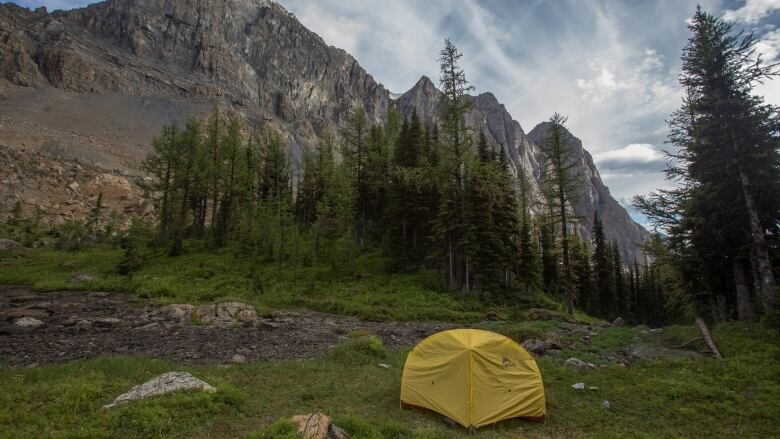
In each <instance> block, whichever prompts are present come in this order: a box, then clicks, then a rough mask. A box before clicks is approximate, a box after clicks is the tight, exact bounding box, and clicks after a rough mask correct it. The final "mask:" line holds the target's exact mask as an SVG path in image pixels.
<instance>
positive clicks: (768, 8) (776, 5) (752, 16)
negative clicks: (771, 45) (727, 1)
mask: <svg viewBox="0 0 780 439" xmlns="http://www.w3.org/2000/svg"><path fill="white" fill-rule="evenodd" d="M777 9H780V0H746V1H745V5H744V6H742V7H741V8H739V9H736V10H732V9H729V10H726V11H725V12H724V13H723V19H724V20H726V21H730V22H736V23H744V24H756V23H758V22H759V21H760V20H761V19H762V18H764V17H766V16H768V15H769V14H771V13H772V12H774V11H775V10H777Z"/></svg>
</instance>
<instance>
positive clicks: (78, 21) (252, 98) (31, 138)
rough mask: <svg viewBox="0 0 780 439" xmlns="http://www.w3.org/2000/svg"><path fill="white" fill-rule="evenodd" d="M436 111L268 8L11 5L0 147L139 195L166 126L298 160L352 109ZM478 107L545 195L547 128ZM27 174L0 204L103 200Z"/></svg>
mask: <svg viewBox="0 0 780 439" xmlns="http://www.w3.org/2000/svg"><path fill="white" fill-rule="evenodd" d="M438 99H439V92H438V90H436V87H435V86H434V84H433V83H432V82H431V81H430V80H429V79H428V78H425V77H423V78H422V79H421V80H420V81H419V82H418V83H417V84H416V85H415V86H414V87H413V88H412V89H411V90H409V91H408V92H406V93H405V94H403V95H402V96H401V97H399V98H398V99H397V100H395V101H393V100H392V99H391V97H390V93H389V92H388V91H387V90H386V89H385V88H384V87H383V86H382V85H381V84H380V83H378V82H376V81H375V80H374V79H373V77H372V76H371V75H370V74H368V73H367V72H366V71H365V70H364V69H363V68H362V67H361V66H360V65H359V64H358V62H357V61H356V60H355V59H354V58H353V57H352V56H350V55H349V54H347V53H346V52H344V51H343V50H341V49H337V48H334V47H331V46H328V45H327V44H326V43H325V42H324V41H323V40H322V39H321V38H320V37H319V36H317V35H316V34H315V33H313V32H311V31H309V30H308V29H306V27H304V26H303V25H302V24H301V23H300V22H299V21H298V20H297V19H295V17H294V16H293V14H291V13H289V12H287V11H286V10H285V9H284V8H283V7H282V6H280V5H278V4H275V3H273V2H270V1H267V0H227V1H224V0H108V1H105V2H102V3H97V4H94V5H91V6H88V7H86V8H82V9H76V10H72V11H66V12H62V11H55V12H53V13H48V12H46V11H45V10H42V9H39V10H36V11H34V12H33V11H30V10H27V9H24V8H21V7H18V6H16V5H13V4H4V5H0V146H2V145H6V146H7V147H10V148H11V149H20V148H22V149H26V150H31V151H32V152H35V153H38V152H42V153H44V154H45V155H47V156H50V157H54V158H56V157H61V158H62V159H63V160H77V161H79V162H81V163H83V164H84V165H85V167H86V168H87V169H92V168H90V167H94V168H95V171H94V174H95V175H99V174H100V170H101V169H106V170H109V171H111V170H115V171H111V172H114V173H117V172H119V173H121V174H122V175H123V177H127V178H128V179H129V181H130V182H132V181H134V180H138V179H140V178H143V177H142V176H141V175H140V173H139V171H138V165H139V163H140V160H141V159H142V158H143V157H144V156H145V155H146V154H147V153H148V151H149V143H150V140H151V138H152V137H153V136H154V135H155V134H156V133H158V132H159V130H160V127H161V126H162V124H164V123H170V122H178V123H181V122H183V121H184V119H185V118H186V116H187V115H189V114H194V115H196V116H199V115H203V114H205V113H206V112H207V111H209V110H210V107H211V106H212V105H213V104H214V103H219V104H220V106H222V107H223V108H228V109H229V110H230V111H232V112H235V113H237V114H239V115H241V117H242V118H243V119H244V120H245V121H246V122H247V123H248V124H249V125H250V126H251V127H252V128H254V129H263V128H264V127H266V126H270V127H273V128H276V129H277V130H279V131H281V132H282V133H284V134H285V135H286V136H287V139H288V142H289V144H290V146H291V148H292V151H293V153H296V152H297V151H299V150H300V149H302V148H308V147H310V146H311V145H312V144H313V143H314V142H316V141H317V140H318V138H319V137H320V136H321V135H322V133H323V132H324V131H325V130H327V129H331V130H336V129H338V128H339V127H340V126H342V125H343V123H344V122H345V120H346V117H347V116H348V114H349V111H350V110H351V109H352V108H363V109H365V111H366V114H367V116H368V118H369V119H370V120H371V121H372V122H375V123H382V122H383V121H384V118H385V116H386V114H387V110H388V107H389V106H390V105H396V106H397V107H398V108H399V109H400V111H401V113H402V114H404V115H409V114H410V113H411V111H412V110H413V109H416V110H417V112H418V114H420V115H421V117H422V118H423V120H425V121H426V122H428V123H432V122H434V121H435V120H436V118H437V110H436V108H437V105H438ZM473 99H474V106H473V109H472V111H471V114H470V115H469V123H470V124H471V125H472V126H473V127H474V128H475V129H483V130H484V131H485V133H486V134H487V136H488V139H489V141H490V142H491V143H492V144H493V145H494V146H495V147H498V145H505V146H506V147H507V150H508V152H509V155H510V158H511V161H512V166H513V169H514V170H515V172H516V170H517V169H518V167H522V169H524V170H525V171H526V173H527V175H530V176H532V179H533V180H534V184H533V185H534V189H535V190H536V191H537V192H538V179H539V173H540V163H541V160H542V154H541V151H540V149H539V147H538V144H539V142H540V139H541V136H542V135H543V125H540V127H542V128H540V127H537V128H535V129H534V130H532V131H531V133H529V134H528V135H526V134H525V132H524V131H523V129H522V128H521V126H520V124H519V123H518V122H517V121H515V120H514V119H513V118H512V117H511V115H510V114H509V113H508V112H507V111H506V108H505V107H504V106H503V105H502V104H500V103H499V102H498V101H497V100H496V98H495V96H493V95H492V94H490V93H484V94H481V95H479V96H476V97H474V98H473ZM570 144H571V146H572V148H575V149H576V150H577V154H578V155H579V156H580V157H582V169H583V171H584V173H585V174H586V175H588V177H589V178H588V182H587V184H586V187H585V188H584V189H585V190H584V193H585V194H586V196H584V197H583V198H582V199H581V200H580V202H579V203H577V205H575V206H574V207H575V210H576V212H577V214H578V215H579V216H581V218H582V222H581V226H580V232H581V234H582V236H584V237H588V236H589V231H590V221H591V220H592V216H593V212H594V211H598V212H599V213H600V214H601V215H602V217H603V218H604V222H605V228H606V231H607V235H608V237H610V238H612V239H619V240H620V242H621V243H622V246H623V249H624V253H625V254H626V255H627V256H628V257H629V258H633V257H634V256H636V255H637V247H636V245H637V243H641V242H643V241H644V240H645V239H646V237H647V232H646V231H644V229H642V228H641V227H639V226H638V225H636V224H635V223H633V221H631V219H630V218H629V217H628V214H627V213H626V212H625V210H624V209H623V208H622V207H621V206H620V205H619V204H618V203H617V202H616V201H615V200H614V199H612V197H611V196H610V195H609V191H608V190H607V189H606V187H605V186H604V185H603V183H602V182H601V179H600V177H599V175H598V171H597V170H596V169H595V166H594V165H593V161H592V159H591V158H590V155H589V154H588V153H587V152H586V151H584V149H582V145H581V142H579V140H577V139H576V138H575V137H573V136H572V137H571V142H570ZM11 156H13V157H17V156H19V155H18V154H17V155H9V157H11ZM28 156H29V154H28V155H26V156H25V157H28ZM31 160H32V159H31ZM33 161H34V160H33ZM25 165H26V166H18V167H16V168H14V167H11V168H6V169H5V170H4V171H0V172H2V175H0V177H2V178H3V180H4V181H9V182H12V184H6V185H4V188H3V189H0V196H3V197H5V198H6V199H14V200H19V201H21V202H23V203H26V204H27V209H28V210H30V209H31V205H29V204H30V203H29V202H27V200H29V199H33V200H35V199H40V198H42V197H48V198H50V200H49V204H51V205H52V206H55V205H56V206H60V207H62V203H60V202H59V201H58V199H60V198H67V199H68V200H70V202H72V204H70V205H68V206H77V207H76V208H69V209H64V208H62V209H59V210H58V208H52V213H54V214H58V215H59V214H60V213H61V212H62V211H63V210H67V212H68V213H67V215H66V217H68V216H79V214H80V212H82V211H83V209H81V207H79V206H86V205H87V201H88V199H89V197H93V196H94V195H95V193H96V192H98V191H100V190H101V188H102V186H100V185H96V184H92V182H93V180H91V179H92V178H93V177H92V176H91V174H90V175H81V174H78V178H79V179H80V180H78V181H81V182H82V184H81V185H82V186H85V185H86V186H87V187H91V188H93V189H92V190H91V191H75V190H72V189H66V186H71V185H70V184H69V183H68V179H67V177H66V178H64V179H59V180H56V179H55V180H51V179H46V178H40V179H39V180H38V183H37V186H36V183H35V180H32V179H33V178H38V177H40V176H38V177H34V176H29V177H30V178H24V177H25V175H23V174H22V173H21V172H22V170H23V169H27V168H31V167H32V166H33V165H34V163H26V164H25ZM68 166H72V164H69V165H68ZM79 172H82V171H79ZM75 175H76V174H74V177H73V179H76V176H75ZM94 179H97V176H95V177H94ZM28 180H29V181H28ZM49 180H51V182H50V183H46V182H47V181H49ZM60 180H62V181H60ZM104 180H105V179H104ZM30 181H33V183H30ZM41 181H43V182H44V183H43V184H42V183H40V182H41ZM74 182H76V181H75V180H74ZM131 186H132V187H133V188H135V189H136V190H135V191H131V195H127V194H125V195H123V197H124V199H116V200H114V199H108V200H106V201H107V203H108V204H109V206H111V207H116V208H119V209H122V210H125V211H128V209H130V210H132V208H133V206H134V205H135V204H137V199H136V198H137V197H138V196H140V194H139V191H138V190H137V187H136V186H133V185H131ZM36 187H37V189H36ZM109 192H110V191H109ZM52 194H54V195H52ZM132 194H134V195H132ZM112 203H113V204H112ZM12 204H13V203H8V206H7V207H6V208H5V209H6V210H5V211H6V212H7V211H8V210H10V206H12Z"/></svg>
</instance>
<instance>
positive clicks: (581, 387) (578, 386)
mask: <svg viewBox="0 0 780 439" xmlns="http://www.w3.org/2000/svg"><path fill="white" fill-rule="evenodd" d="M571 388H572V389H576V390H585V383H575V384H572V385H571Z"/></svg>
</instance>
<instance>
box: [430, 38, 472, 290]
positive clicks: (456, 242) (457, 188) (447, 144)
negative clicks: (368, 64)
mask: <svg viewBox="0 0 780 439" xmlns="http://www.w3.org/2000/svg"><path fill="white" fill-rule="evenodd" d="M439 55H440V56H439V65H440V70H441V78H440V84H441V88H442V100H441V105H440V107H439V108H440V119H441V123H442V125H441V131H440V141H441V143H442V150H441V154H440V156H439V166H440V167H441V172H440V175H441V178H442V182H441V184H440V185H439V187H440V191H441V197H440V203H439V207H438V212H437V216H436V221H435V226H434V236H435V240H436V241H437V242H438V244H439V246H440V248H439V252H438V254H439V260H440V261H441V263H442V266H443V267H444V268H445V272H446V284H447V285H448V286H449V287H450V288H463V289H464V291H468V288H469V273H468V265H469V262H468V258H467V257H466V254H465V243H466V241H465V239H466V228H467V224H466V218H465V215H464V212H465V182H466V172H467V169H466V168H467V164H468V162H469V161H470V154H471V141H470V138H469V136H468V131H467V129H466V124H465V116H466V114H467V113H468V111H469V108H470V106H471V101H470V100H469V98H468V96H467V93H468V92H469V91H470V90H472V89H473V87H472V86H471V85H470V84H469V82H468V81H467V80H466V74H465V73H464V71H463V69H462V68H461V67H460V59H461V57H462V56H463V55H462V54H461V53H460V51H458V49H457V48H456V47H455V45H454V44H453V43H452V41H450V40H449V39H447V40H445V41H444V48H443V49H442V50H441V52H439Z"/></svg>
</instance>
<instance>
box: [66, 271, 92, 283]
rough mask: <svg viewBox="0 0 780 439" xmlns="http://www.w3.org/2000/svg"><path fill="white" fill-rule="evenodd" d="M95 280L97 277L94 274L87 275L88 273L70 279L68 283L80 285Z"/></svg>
mask: <svg viewBox="0 0 780 439" xmlns="http://www.w3.org/2000/svg"><path fill="white" fill-rule="evenodd" d="M96 278H97V277H96V276H95V275H94V274H89V273H85V274H79V275H76V276H73V277H71V278H70V283H72V284H81V283H84V282H92V281H93V280H95V279H96Z"/></svg>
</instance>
